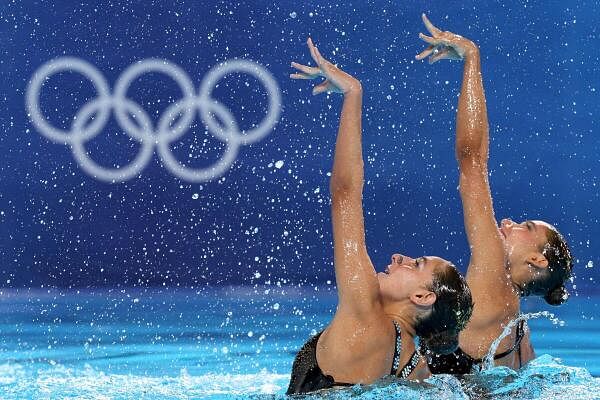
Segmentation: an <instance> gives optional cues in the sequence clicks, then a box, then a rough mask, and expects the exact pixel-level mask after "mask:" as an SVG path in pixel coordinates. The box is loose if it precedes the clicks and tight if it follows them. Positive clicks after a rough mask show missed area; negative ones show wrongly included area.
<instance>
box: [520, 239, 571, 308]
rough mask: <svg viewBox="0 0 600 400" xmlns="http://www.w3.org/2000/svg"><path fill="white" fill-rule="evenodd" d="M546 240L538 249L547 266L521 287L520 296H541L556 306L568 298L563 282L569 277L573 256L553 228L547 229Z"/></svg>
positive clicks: (564, 241)
mask: <svg viewBox="0 0 600 400" xmlns="http://www.w3.org/2000/svg"><path fill="white" fill-rule="evenodd" d="M546 237H547V239H548V242H547V243H546V244H545V245H544V247H543V248H542V249H540V251H541V253H542V254H543V255H544V257H546V260H548V268H546V269H545V271H543V272H542V273H541V274H540V276H539V277H537V278H535V279H533V280H531V281H530V282H529V283H527V284H526V285H524V287H522V288H521V292H522V293H521V295H522V296H529V295H536V296H543V297H544V300H546V303H548V304H550V305H553V306H558V305H561V304H563V303H564V302H565V301H567V299H568V298H569V292H568V291H567V289H566V288H565V282H566V281H567V279H569V278H570V277H571V269H572V268H573V256H572V255H571V250H570V249H569V246H568V245H567V242H566V240H565V238H564V237H563V236H562V235H561V234H560V233H559V232H558V231H557V230H555V229H549V230H548V234H547V235H546Z"/></svg>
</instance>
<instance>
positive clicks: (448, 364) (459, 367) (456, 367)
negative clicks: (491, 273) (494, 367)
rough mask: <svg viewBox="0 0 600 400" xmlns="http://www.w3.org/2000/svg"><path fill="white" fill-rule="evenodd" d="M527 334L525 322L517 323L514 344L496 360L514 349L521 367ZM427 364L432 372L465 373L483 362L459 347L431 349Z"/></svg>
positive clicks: (468, 372)
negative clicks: (447, 351) (441, 351)
mask: <svg viewBox="0 0 600 400" xmlns="http://www.w3.org/2000/svg"><path fill="white" fill-rule="evenodd" d="M524 336H525V322H524V321H520V322H519V324H518V325H517V331H516V338H515V343H514V344H513V346H512V347H511V348H510V349H508V350H506V351H504V352H502V353H498V354H495V355H494V360H498V359H500V358H503V357H506V356H507V355H509V354H510V353H512V352H513V351H516V352H517V355H518V356H519V368H520V367H521V366H522V365H523V364H522V362H521V340H523V337H524ZM425 354H426V356H425V358H426V359H427V366H428V367H429V370H430V371H431V373H432V374H453V375H464V374H470V373H472V372H473V367H475V366H479V365H481V364H482V363H483V360H482V359H480V358H473V357H471V356H470V355H468V354H467V353H465V352H464V351H462V349H461V348H460V347H459V348H458V349H456V351H455V352H454V353H450V354H435V353H432V352H430V351H427V352H425Z"/></svg>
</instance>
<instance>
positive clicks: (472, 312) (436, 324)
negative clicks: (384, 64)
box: [287, 15, 573, 394]
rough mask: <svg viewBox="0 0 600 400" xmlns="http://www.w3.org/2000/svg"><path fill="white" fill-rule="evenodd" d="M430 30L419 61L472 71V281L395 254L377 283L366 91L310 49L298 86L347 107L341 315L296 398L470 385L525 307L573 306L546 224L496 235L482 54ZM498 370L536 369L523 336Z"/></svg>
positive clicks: (335, 214) (465, 124)
mask: <svg viewBox="0 0 600 400" xmlns="http://www.w3.org/2000/svg"><path fill="white" fill-rule="evenodd" d="M423 22H424V23H425V26H426V28H427V30H428V31H429V33H430V35H431V36H426V35H423V34H420V37H421V38H422V39H423V40H424V41H426V42H427V43H428V44H429V46H428V47H427V49H425V50H424V51H423V52H422V53H420V54H419V55H418V56H417V59H424V58H427V57H429V59H430V62H432V63H433V62H436V61H438V60H442V59H458V60H464V74H463V84H462V89H461V94H460V97H459V103H458V114H457V124H456V158H457V160H458V164H459V168H460V194H461V199H462V204H463V210H464V223H465V230H466V233H467V238H468V241H469V245H470V248H471V260H470V263H469V267H468V270H467V275H466V279H465V278H464V277H463V276H461V274H460V273H459V272H458V270H457V269H456V267H455V266H454V265H453V264H452V263H450V262H449V261H447V260H444V259H442V258H439V257H434V256H426V257H419V258H417V259H413V258H411V257H408V256H405V255H401V254H394V255H392V256H391V261H390V265H388V266H387V268H386V269H385V271H384V272H380V273H376V272H375V269H374V267H373V264H372V263H371V260H370V258H369V254H368V251H367V248H366V244H365V230H364V218H363V208H362V190H363V184H364V178H363V173H364V171H363V158H362V145H361V135H362V127H361V116H362V110H361V108H362V93H363V89H362V85H361V83H360V81H359V80H358V79H356V78H354V77H352V76H350V75H349V74H347V73H345V72H344V71H342V70H340V69H339V68H337V67H336V66H335V65H333V64H332V63H331V62H329V61H327V60H326V59H325V58H323V56H322V55H321V54H320V52H319V50H318V49H317V48H316V46H315V45H314V44H313V43H312V41H311V39H310V38H309V39H308V47H309V50H310V53H311V56H312V58H313V60H314V61H315V63H316V64H317V66H316V67H310V66H306V65H302V64H298V63H295V62H293V63H292V66H293V67H294V68H295V69H297V70H298V72H296V73H293V74H291V75H290V77H291V78H292V79H316V78H321V77H322V78H325V80H324V81H323V82H321V83H320V84H318V85H316V86H315V87H314V88H313V94H319V93H324V92H336V93H341V94H342V95H343V105H342V111H341V116H340V124H339V130H338V134H337V140H336V144H335V155H334V161H333V169H332V175H331V179H330V194H331V217H332V223H333V242H334V249H333V252H334V267H335V275H336V284H337V290H338V301H339V303H338V307H337V310H336V312H335V315H334V317H333V319H332V321H331V322H330V323H329V324H328V325H327V326H326V327H325V329H323V330H322V331H321V332H320V333H318V334H317V335H316V336H314V337H312V338H310V339H309V340H308V341H307V342H306V343H305V344H304V346H303V347H302V348H301V349H300V351H299V352H298V354H297V355H296V358H295V360H294V364H293V367H292V374H291V380H290V384H289V388H288V390H287V394H296V393H309V392H314V391H317V390H322V389H328V388H333V387H338V386H348V385H354V384H357V383H361V384H370V383H373V382H375V381H376V380H378V379H380V378H382V377H384V376H387V375H395V376H398V377H400V378H404V379H415V380H421V379H425V378H427V377H429V376H430V375H431V373H453V374H465V373H469V372H471V371H472V370H473V368H474V367H475V366H476V365H477V364H479V363H480V362H481V358H482V357H483V356H484V355H485V354H486V353H487V351H488V349H489V348H490V345H491V343H492V341H493V340H494V339H496V338H497V337H498V336H499V335H500V333H501V332H502V330H503V327H504V326H506V325H507V324H508V323H509V322H510V321H512V320H514V319H515V318H517V317H518V316H519V313H520V308H519V300H520V298H521V297H523V296H528V295H540V296H543V297H544V298H545V299H546V301H547V302H548V303H550V304H555V305H556V304H560V303H562V302H564V300H566V298H567V292H566V289H565V287H564V282H565V281H566V280H567V279H568V278H569V276H570V274H571V268H572V263H573V261H572V257H571V254H570V251H569V248H568V246H567V244H566V242H565V241H564V239H563V237H562V236H561V235H560V233H558V231H557V230H556V229H555V228H554V227H553V226H551V225H550V224H548V223H545V222H543V221H525V222H523V223H520V224H517V223H515V222H513V221H511V220H508V219H506V220H503V221H502V223H501V226H500V228H498V225H497V223H496V220H495V218H494V211H493V207H492V198H491V192H490V188H489V183H488V173H487V160H488V151H489V144H488V140H489V139H488V122H487V111H486V104H485V96H484V92H483V83H482V77H481V63H480V58H479V49H478V48H477V46H476V45H475V44H474V43H473V42H472V41H470V40H468V39H466V38H464V37H461V36H459V35H456V34H453V33H451V32H444V31H441V30H439V29H438V28H436V27H435V26H434V25H433V24H431V22H429V20H428V19H427V17H426V16H425V15H423ZM417 338H419V339H420V340H419V344H417V341H416V339H417ZM494 358H495V359H496V362H497V363H498V364H500V365H506V366H509V367H511V368H514V369H518V368H520V367H521V366H522V365H524V364H525V363H526V362H528V361H529V360H531V359H533V358H534V352H533V348H532V346H531V343H530V341H529V333H528V329H527V327H526V326H525V325H524V324H521V325H519V326H518V328H517V329H516V332H513V333H512V334H511V335H509V336H508V337H506V338H505V339H504V340H503V341H502V342H501V343H500V347H499V352H498V353H497V354H496V355H495V357H494Z"/></svg>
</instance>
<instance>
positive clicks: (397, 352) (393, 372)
mask: <svg viewBox="0 0 600 400" xmlns="http://www.w3.org/2000/svg"><path fill="white" fill-rule="evenodd" d="M392 322H393V323H394V329H396V347H395V348H394V362H393V363H392V370H391V371H390V375H396V372H397V371H398V367H400V353H401V352H402V333H401V331H400V325H398V323H397V322H396V321H394V320H392Z"/></svg>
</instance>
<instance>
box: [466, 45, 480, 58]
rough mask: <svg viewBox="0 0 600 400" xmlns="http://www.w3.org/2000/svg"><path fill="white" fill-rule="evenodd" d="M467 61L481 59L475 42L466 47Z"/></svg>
mask: <svg viewBox="0 0 600 400" xmlns="http://www.w3.org/2000/svg"><path fill="white" fill-rule="evenodd" d="M464 58H465V59H469V58H470V59H474V58H479V47H477V45H476V44H475V43H473V42H470V43H469V45H467V46H465V53H464Z"/></svg>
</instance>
